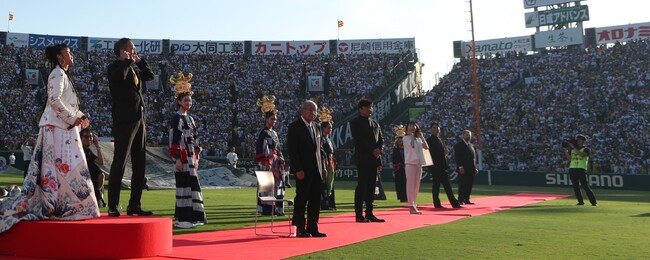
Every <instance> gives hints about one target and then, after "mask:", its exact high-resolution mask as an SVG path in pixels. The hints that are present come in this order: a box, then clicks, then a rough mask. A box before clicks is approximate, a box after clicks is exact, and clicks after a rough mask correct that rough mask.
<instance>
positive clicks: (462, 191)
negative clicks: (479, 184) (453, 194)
mask: <svg viewBox="0 0 650 260" xmlns="http://www.w3.org/2000/svg"><path fill="white" fill-rule="evenodd" d="M474 175H475V172H474V171H465V174H460V172H459V173H458V201H460V202H467V201H469V197H470V194H472V188H473V187H474Z"/></svg>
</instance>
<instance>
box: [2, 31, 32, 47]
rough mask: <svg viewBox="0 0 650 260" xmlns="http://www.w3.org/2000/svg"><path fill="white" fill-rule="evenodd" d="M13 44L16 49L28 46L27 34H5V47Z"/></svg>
mask: <svg viewBox="0 0 650 260" xmlns="http://www.w3.org/2000/svg"><path fill="white" fill-rule="evenodd" d="M11 44H13V45H14V46H16V47H27V46H29V34H27V33H12V32H10V33H7V45H11Z"/></svg>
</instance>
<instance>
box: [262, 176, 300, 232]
mask: <svg viewBox="0 0 650 260" xmlns="http://www.w3.org/2000/svg"><path fill="white" fill-rule="evenodd" d="M255 175H256V176H257V189H258V190H257V192H258V193H257V198H258V199H259V200H260V201H262V202H269V203H271V205H272V206H271V233H273V234H263V233H258V232H257V218H258V216H259V215H260V209H259V207H257V206H256V207H255V235H258V236H261V235H274V234H279V235H286V236H292V235H294V232H293V226H292V225H291V214H290V213H289V212H293V200H292V199H278V198H276V197H275V196H273V195H271V196H261V194H274V193H275V180H274V179H273V173H272V172H270V171H255ZM276 202H282V203H283V204H284V203H286V205H287V207H285V215H286V216H287V217H288V218H289V232H288V233H287V232H276V231H275V230H274V229H273V228H274V220H275V203H276ZM289 206H291V207H292V208H291V210H286V209H288V208H289Z"/></svg>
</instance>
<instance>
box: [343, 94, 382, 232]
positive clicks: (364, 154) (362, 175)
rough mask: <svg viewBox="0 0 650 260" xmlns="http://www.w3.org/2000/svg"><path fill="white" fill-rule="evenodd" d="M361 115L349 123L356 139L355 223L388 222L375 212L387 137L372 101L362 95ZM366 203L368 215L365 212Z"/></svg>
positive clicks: (358, 105) (359, 107) (359, 105)
mask: <svg viewBox="0 0 650 260" xmlns="http://www.w3.org/2000/svg"><path fill="white" fill-rule="evenodd" d="M357 108H358V109H359V117H357V118H355V119H353V120H352V121H351V122H350V128H351V130H352V139H354V157H355V161H356V164H357V174H358V177H357V188H356V189H355V190H354V212H355V220H356V222H385V220H383V219H379V218H377V217H376V216H375V215H374V214H373V213H372V207H373V206H372V203H373V202H374V200H375V186H376V179H377V171H378V169H380V168H381V148H382V146H383V145H384V138H383V136H382V135H381V127H379V123H377V121H375V120H373V119H372V118H370V115H372V101H371V100H370V99H368V98H366V97H363V98H361V100H359V103H358V104H357ZM363 204H365V205H366V216H365V217H364V216H363V215H362V211H363Z"/></svg>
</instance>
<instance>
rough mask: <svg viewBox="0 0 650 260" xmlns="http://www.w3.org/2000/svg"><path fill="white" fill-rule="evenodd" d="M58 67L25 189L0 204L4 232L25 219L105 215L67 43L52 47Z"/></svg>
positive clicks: (50, 57) (48, 52)
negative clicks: (96, 191) (84, 144)
mask: <svg viewBox="0 0 650 260" xmlns="http://www.w3.org/2000/svg"><path fill="white" fill-rule="evenodd" d="M45 54H46V57H47V60H48V61H49V63H50V65H51V67H52V70H51V72H50V75H49V77H48V83H47V93H48V98H47V105H46V107H45V111H44V112H43V115H42V116H41V119H40V121H39V127H40V130H39V133H38V139H37V140H36V145H35V147H34V155H33V157H32V161H31V163H30V165H29V170H28V174H27V176H26V178H25V181H24V182H23V189H22V191H20V192H19V190H18V189H14V190H12V194H11V195H10V197H9V198H7V199H6V200H5V201H3V202H2V204H0V232H4V231H7V230H8V229H9V228H11V227H12V226H13V225H14V224H16V223H18V222H20V221H24V220H46V219H51V220H81V219H88V218H93V217H99V207H98V206H97V200H96V198H95V196H94V192H93V184H92V181H91V180H90V172H89V171H88V166H87V164H86V157H85V155H84V152H83V147H82V144H81V138H80V137H79V130H80V127H82V128H85V127H88V125H89V121H88V119H87V118H86V117H85V116H84V114H83V113H82V112H81V111H80V110H79V99H78V96H77V91H76V89H75V86H74V81H73V80H72V78H71V77H70V75H69V72H68V68H69V67H70V65H72V64H73V63H74V57H73V56H72V52H70V49H69V48H68V46H67V45H65V44H57V45H54V46H50V47H47V49H46V50H45Z"/></svg>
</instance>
